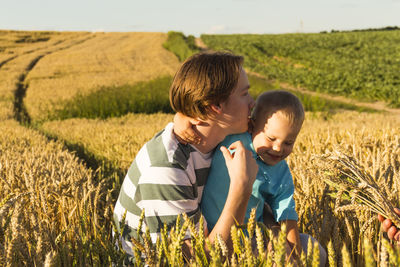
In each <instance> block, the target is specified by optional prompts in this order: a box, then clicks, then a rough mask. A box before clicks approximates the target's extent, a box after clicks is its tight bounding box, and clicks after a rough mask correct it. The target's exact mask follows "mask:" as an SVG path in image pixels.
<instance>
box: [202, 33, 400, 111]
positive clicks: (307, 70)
mask: <svg viewBox="0 0 400 267" xmlns="http://www.w3.org/2000/svg"><path fill="white" fill-rule="evenodd" d="M201 38H202V41H203V42H204V43H205V44H206V45H207V46H208V47H209V48H211V49H213V50H230V51H233V52H234V53H237V54H241V55H243V56H244V57H245V66H246V68H248V69H249V70H251V71H253V72H256V73H260V74H261V75H263V76H265V77H266V78H267V79H269V80H279V81H281V82H287V83H289V84H291V85H293V86H294V87H302V88H307V89H308V90H310V91H315V92H324V93H329V94H333V95H342V96H346V97H349V98H353V99H357V100H359V101H376V100H381V101H385V102H386V103H388V104H390V105H391V106H393V107H396V106H399V105H400V89H399V85H400V75H399V73H400V31H398V30H397V31H382V32H379V31H374V32H346V33H330V34H279V35H267V34H262V35H251V34H243V35H202V36H201Z"/></svg>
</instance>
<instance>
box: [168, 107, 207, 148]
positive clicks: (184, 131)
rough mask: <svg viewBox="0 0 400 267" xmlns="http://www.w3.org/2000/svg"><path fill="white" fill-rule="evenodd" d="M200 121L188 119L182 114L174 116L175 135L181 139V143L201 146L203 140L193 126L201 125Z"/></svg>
mask: <svg viewBox="0 0 400 267" xmlns="http://www.w3.org/2000/svg"><path fill="white" fill-rule="evenodd" d="M199 124H200V121H199V120H196V119H193V118H190V117H187V116H185V115H183V114H182V113H180V112H177V113H176V114H175V116H174V133H175V134H176V135H177V136H178V137H179V138H180V140H179V142H181V143H184V144H185V145H186V144H187V143H190V144H195V145H196V144H200V142H201V138H200V136H199V135H198V134H197V133H196V132H195V131H194V129H193V126H194V125H199Z"/></svg>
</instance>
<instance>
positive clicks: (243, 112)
mask: <svg viewBox="0 0 400 267" xmlns="http://www.w3.org/2000/svg"><path fill="white" fill-rule="evenodd" d="M249 87H250V85H249V80H248V79H247V75H246V72H245V71H244V70H243V69H241V72H240V76H239V80H238V83H237V85H236V87H235V88H234V89H233V91H232V93H231V95H230V96H229V98H228V100H227V101H225V102H222V103H221V104H220V106H221V111H222V114H223V115H222V118H221V120H220V123H221V124H223V125H225V128H227V129H228V130H229V131H230V134H235V133H242V132H245V131H247V128H248V118H249V116H250V114H251V109H252V108H253V107H254V105H255V102H254V99H253V98H252V97H251V96H250V94H249Z"/></svg>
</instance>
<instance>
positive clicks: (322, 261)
mask: <svg viewBox="0 0 400 267" xmlns="http://www.w3.org/2000/svg"><path fill="white" fill-rule="evenodd" d="M309 238H311V241H312V244H313V247H314V244H315V243H318V247H319V262H320V264H319V266H321V267H324V266H325V264H326V260H327V254H326V250H325V249H324V248H323V247H322V246H321V244H320V243H319V242H318V241H317V240H316V239H315V238H314V237H312V236H310V235H308V234H300V242H301V247H302V248H303V251H304V253H305V254H306V255H307V249H308V247H307V245H308V239H309ZM311 249H312V248H311Z"/></svg>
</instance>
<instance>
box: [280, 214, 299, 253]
mask: <svg viewBox="0 0 400 267" xmlns="http://www.w3.org/2000/svg"><path fill="white" fill-rule="evenodd" d="M284 223H286V231H287V235H286V238H287V240H288V242H289V244H290V246H291V247H292V248H295V252H296V255H297V256H298V257H299V258H300V255H301V251H302V248H301V243H300V234H299V227H298V226H297V221H295V220H286V221H284Z"/></svg>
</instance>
